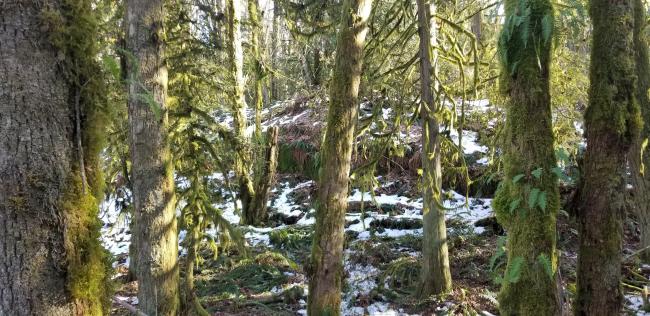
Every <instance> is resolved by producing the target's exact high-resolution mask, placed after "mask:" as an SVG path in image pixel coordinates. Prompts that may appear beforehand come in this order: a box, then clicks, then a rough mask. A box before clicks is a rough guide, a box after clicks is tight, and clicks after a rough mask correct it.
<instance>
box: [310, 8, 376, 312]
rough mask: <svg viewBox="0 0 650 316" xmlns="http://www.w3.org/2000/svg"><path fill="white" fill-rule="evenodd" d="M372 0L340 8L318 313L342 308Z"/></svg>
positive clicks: (322, 182)
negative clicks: (347, 215)
mask: <svg viewBox="0 0 650 316" xmlns="http://www.w3.org/2000/svg"><path fill="white" fill-rule="evenodd" d="M371 5H372V0H345V1H344V2H343V7H342V11H341V23H340V29H339V34H338V39H337V50H336V61H335V66H334V74H333V77H332V81H331V86H330V104H329V111H328V114H327V130H326V132H325V137H324V138H323V144H322V148H321V170H320V179H319V190H318V202H319V205H318V210H317V212H316V231H315V233H314V240H313V245H312V254H311V267H310V270H311V271H310V276H309V278H310V281H309V302H308V306H307V311H308V314H309V315H313V316H316V315H339V314H340V313H341V291H342V286H341V285H342V284H341V283H342V274H343V242H344V239H345V232H344V224H345V212H346V210H347V202H348V201H347V197H348V185H349V183H348V182H349V174H350V165H351V158H352V147H353V146H354V127H355V125H356V120H357V111H358V107H359V105H358V95H359V83H360V81H361V72H362V64H363V47H364V42H365V38H366V33H367V25H366V23H367V19H368V16H369V15H370V9H371Z"/></svg>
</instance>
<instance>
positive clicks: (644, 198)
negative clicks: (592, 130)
mask: <svg viewBox="0 0 650 316" xmlns="http://www.w3.org/2000/svg"><path fill="white" fill-rule="evenodd" d="M646 25H647V22H646V14H645V6H644V4H643V1H641V0H634V51H635V52H634V57H635V62H636V75H637V78H638V79H637V87H636V99H637V101H638V102H639V108H640V110H641V116H642V118H643V121H644V122H645V123H644V125H643V129H642V130H641V133H640V134H639V137H637V138H636V139H635V141H634V147H633V148H632V151H631V152H630V168H631V170H632V183H633V186H634V200H635V202H636V203H635V206H636V207H635V211H636V215H637V218H638V220H639V228H640V230H641V236H640V239H641V243H640V245H639V248H641V249H645V250H643V251H642V252H641V254H640V257H641V260H643V262H645V263H650V170H648V168H650V150H649V149H650V147H648V146H647V145H648V139H649V138H650V99H649V97H648V89H650V62H649V60H648V37H647V33H646V31H645V28H646Z"/></svg>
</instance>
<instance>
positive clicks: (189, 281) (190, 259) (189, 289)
mask: <svg viewBox="0 0 650 316" xmlns="http://www.w3.org/2000/svg"><path fill="white" fill-rule="evenodd" d="M196 179H198V177H197V178H196ZM198 217H199V216H194V221H193V222H192V224H191V227H190V233H189V234H188V236H187V237H188V238H189V239H190V240H189V244H188V247H187V248H188V249H187V259H186V260H185V270H186V271H185V291H184V292H185V302H184V304H185V305H186V306H185V308H186V311H185V314H186V315H197V316H208V315H210V313H208V312H207V311H206V310H205V308H203V306H201V302H199V298H198V296H197V295H196V287H195V286H194V264H195V263H196V259H197V256H198V250H199V245H200V244H201V239H200V238H201V232H200V223H201V222H202V219H201V218H198Z"/></svg>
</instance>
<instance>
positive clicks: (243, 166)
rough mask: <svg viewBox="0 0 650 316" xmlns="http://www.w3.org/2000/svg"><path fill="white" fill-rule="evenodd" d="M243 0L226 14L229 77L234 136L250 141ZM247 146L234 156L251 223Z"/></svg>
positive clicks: (232, 1)
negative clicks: (242, 29)
mask: <svg viewBox="0 0 650 316" xmlns="http://www.w3.org/2000/svg"><path fill="white" fill-rule="evenodd" d="M240 1H241V0H227V1H226V11H227V12H226V13H227V19H228V45H227V50H228V59H229V60H230V76H231V83H232V91H230V93H228V96H229V97H230V104H231V107H232V109H231V112H232V116H233V124H234V128H235V135H236V136H237V138H238V139H240V140H244V141H245V143H247V144H248V141H247V139H248V138H247V137H246V99H245V98H244V70H243V69H244V53H243V51H242V46H241V30H240V24H241V22H240V19H241V2H240ZM249 149H250V148H248V146H240V147H239V149H237V151H238V152H237V155H236V157H235V174H236V175H237V178H239V199H240V200H241V203H242V213H243V216H242V220H243V223H244V224H247V225H250V224H252V223H250V222H247V219H248V218H250V217H251V216H250V215H248V212H250V211H251V205H252V201H253V199H254V197H255V190H254V187H253V180H252V179H251V176H250V173H251V166H250V160H251V159H250V158H251V157H250V152H249Z"/></svg>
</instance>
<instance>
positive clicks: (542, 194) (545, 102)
mask: <svg viewBox="0 0 650 316" xmlns="http://www.w3.org/2000/svg"><path fill="white" fill-rule="evenodd" d="M520 5H523V6H525V7H526V8H527V9H528V10H530V11H529V13H528V14H529V19H528V20H527V21H528V22H523V23H517V22H514V23H512V22H513V20H514V19H519V18H520V14H521V12H519V11H518V10H519V8H520ZM506 8H507V9H506V24H505V26H504V30H503V31H502V33H501V37H500V43H499V46H503V47H506V49H504V50H503V51H502V52H501V53H500V54H501V63H502V65H501V66H502V70H501V72H502V78H503V79H502V84H503V85H504V86H503V87H502V89H503V90H505V91H507V96H508V103H507V116H506V125H505V135H504V140H503V150H504V157H503V160H504V171H505V175H504V179H503V182H502V183H501V186H500V188H499V190H498V191H497V193H496V195H495V199H494V202H493V203H494V209H495V211H496V214H497V219H498V221H499V223H500V224H502V225H503V227H504V228H505V229H506V231H507V233H508V241H507V253H508V264H507V266H506V272H505V274H504V276H503V280H502V281H501V292H500V293H499V297H498V299H499V310H500V312H501V315H560V314H561V311H562V302H561V296H560V292H559V290H558V278H559V273H558V254H557V248H556V247H557V245H556V238H557V237H556V236H557V232H556V217H557V213H558V210H559V190H558V179H557V175H556V174H555V173H554V172H553V170H554V168H555V167H556V159H555V151H554V147H553V143H554V137H553V128H552V116H551V98H550V93H549V68H550V67H549V63H550V58H551V54H550V53H551V46H552V21H553V20H554V17H553V9H552V4H551V1H550V0H526V1H524V2H523V3H522V2H520V1H518V0H508V1H507V2H506ZM514 21H516V20H514ZM509 23H512V24H514V26H513V27H509V26H508V25H509ZM522 39H523V40H524V41H525V42H524V43H521V41H522ZM517 271H518V272H517Z"/></svg>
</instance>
